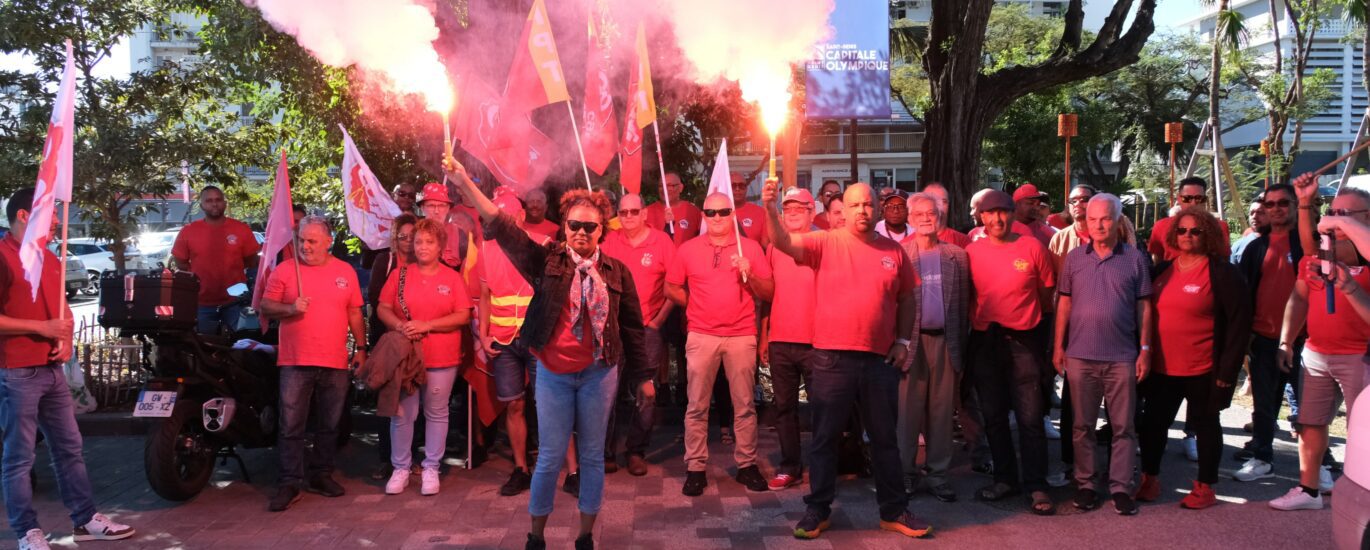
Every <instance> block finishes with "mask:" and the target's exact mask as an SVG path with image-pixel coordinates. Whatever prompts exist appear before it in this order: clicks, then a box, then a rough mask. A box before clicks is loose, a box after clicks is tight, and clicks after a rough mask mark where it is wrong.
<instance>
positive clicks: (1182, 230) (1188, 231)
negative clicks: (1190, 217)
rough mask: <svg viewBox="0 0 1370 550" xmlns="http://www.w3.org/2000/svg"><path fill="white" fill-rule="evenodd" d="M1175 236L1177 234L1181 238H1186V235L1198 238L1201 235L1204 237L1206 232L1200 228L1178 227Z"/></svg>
mask: <svg viewBox="0 0 1370 550" xmlns="http://www.w3.org/2000/svg"><path fill="white" fill-rule="evenodd" d="M1175 234H1176V235H1179V236H1181V237H1183V236H1185V235H1193V236H1195V237H1197V236H1199V235H1203V234H1204V230H1203V229H1202V228H1198V227H1177V228H1175Z"/></svg>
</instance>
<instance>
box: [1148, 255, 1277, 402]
mask: <svg viewBox="0 0 1370 550" xmlns="http://www.w3.org/2000/svg"><path fill="white" fill-rule="evenodd" d="M1267 242H1268V241H1267ZM1261 257H1264V253H1262V255H1261ZM1174 263H1175V262H1174V261H1173V260H1165V261H1162V262H1160V263H1158V264H1156V266H1155V267H1153V268H1152V270H1151V280H1152V281H1155V280H1156V279H1158V278H1160V276H1161V274H1162V273H1165V271H1166V270H1167V269H1170V266H1172V265H1174ZM1208 277H1209V288H1211V289H1212V290H1213V308H1214V310H1215V311H1214V312H1213V370H1212V371H1211V373H1210V375H1211V376H1213V379H1214V380H1215V381H1219V380H1220V381H1223V382H1226V383H1227V384H1228V387H1227V388H1225V391H1224V392H1223V393H1222V394H1220V396H1219V399H1218V400H1217V401H1218V402H1217V403H1216V405H1217V408H1218V410H1222V409H1226V408H1227V407H1228V406H1229V405H1231V404H1232V394H1233V392H1234V391H1236V390H1235V388H1236V382H1237V373H1239V372H1241V370H1242V361H1243V360H1244V359H1245V358H1246V350H1247V346H1248V344H1249V343H1250V341H1251V321H1252V319H1253V317H1254V315H1255V313H1254V311H1255V309H1254V305H1253V304H1255V300H1253V299H1252V295H1251V291H1250V290H1249V288H1248V286H1247V283H1246V280H1245V279H1244V278H1243V277H1242V274H1241V271H1240V270H1239V268H1237V267H1236V266H1233V265H1232V264H1230V263H1228V262H1227V261H1225V260H1223V259H1222V258H1209V260H1208Z"/></svg>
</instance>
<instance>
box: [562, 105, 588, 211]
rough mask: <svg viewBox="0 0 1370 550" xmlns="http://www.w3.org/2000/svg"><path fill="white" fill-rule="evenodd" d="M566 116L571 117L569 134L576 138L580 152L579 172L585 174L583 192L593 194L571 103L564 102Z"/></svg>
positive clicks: (577, 148)
mask: <svg viewBox="0 0 1370 550" xmlns="http://www.w3.org/2000/svg"><path fill="white" fill-rule="evenodd" d="M566 114H567V115H569V116H570V117H571V133H572V134H574V135H575V136H576V150H577V151H579V152H580V170H581V171H582V172H584V173H585V190H586V191H590V192H594V190H595V188H594V187H592V186H591V185H590V167H589V166H588V165H586V164H585V148H584V147H582V146H581V145H580V128H579V127H577V126H576V113H575V111H574V110H573V109H571V102H570V101H567V102H566Z"/></svg>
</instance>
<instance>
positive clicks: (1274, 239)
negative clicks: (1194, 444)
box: [1191, 184, 1311, 481]
mask: <svg viewBox="0 0 1370 550" xmlns="http://www.w3.org/2000/svg"><path fill="white" fill-rule="evenodd" d="M1192 187H1193V186H1191V188H1192ZM1310 200H1311V199H1310ZM1296 204H1298V203H1297V198H1296V196H1295V194H1294V188H1293V187H1291V186H1289V185H1288V184H1281V185H1272V186H1270V188H1269V189H1267V190H1266V191H1265V199H1264V200H1263V203H1262V209H1263V210H1264V211H1265V213H1266V215H1267V216H1269V221H1270V231H1269V233H1266V234H1263V235H1259V236H1256V237H1254V238H1252V237H1247V238H1245V239H1242V240H1241V241H1240V242H1238V245H1237V247H1236V248H1235V249H1234V250H1233V251H1232V258H1233V263H1234V264H1235V265H1236V266H1237V269H1238V270H1239V271H1241V273H1242V276H1243V277H1245V278H1246V282H1247V283H1248V284H1250V285H1251V289H1252V299H1253V302H1254V304H1255V311H1256V317H1255V320H1254V321H1253V322H1252V326H1251V332H1252V333H1253V334H1252V335H1251V350H1250V354H1249V355H1248V357H1249V365H1250V372H1251V375H1250V380H1251V398H1252V401H1254V407H1253V408H1254V409H1255V410H1254V411H1253V412H1252V414H1251V424H1252V427H1251V441H1249V442H1248V443H1247V445H1246V447H1245V448H1244V449H1243V450H1241V451H1238V453H1237V458H1238V459H1240V460H1245V462H1244V463H1243V464H1242V467H1241V469H1239V470H1237V472H1236V473H1235V474H1233V476H1232V477H1233V478H1235V479H1236V480H1237V481H1254V480H1257V479H1266V478H1269V477H1272V476H1274V471H1273V470H1274V466H1273V464H1272V462H1271V461H1273V460H1274V458H1275V451H1274V447H1273V444H1274V440H1275V428H1276V420H1277V418H1278V416H1279V412H1280V404H1281V403H1282V402H1283V400H1284V387H1285V385H1286V384H1289V383H1296V382H1297V380H1296V379H1295V378H1293V374H1292V373H1288V372H1284V371H1282V370H1280V368H1279V366H1278V365H1277V364H1276V360H1275V357H1276V352H1277V350H1278V348H1279V347H1281V346H1288V347H1289V348H1290V349H1293V347H1294V346H1295V345H1296V344H1297V342H1280V341H1279V336H1280V327H1281V326H1282V325H1283V323H1284V310H1285V305H1286V304H1287V303H1288V302H1289V294H1290V293H1291V292H1293V291H1294V281H1295V280H1296V279H1297V278H1298V276H1297V271H1296V267H1297V266H1298V265H1299V261H1300V260H1302V259H1303V255H1304V250H1303V246H1302V244H1301V243H1300V242H1299V238H1298V235H1297V234H1296V233H1295V224H1294V217H1293V211H1294V207H1295V205H1296ZM1310 208H1311V206H1310ZM1291 397H1293V398H1294V400H1296V399H1297V396H1291Z"/></svg>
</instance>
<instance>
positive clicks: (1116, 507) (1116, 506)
mask: <svg viewBox="0 0 1370 550" xmlns="http://www.w3.org/2000/svg"><path fill="white" fill-rule="evenodd" d="M1113 511H1115V512H1118V515H1120V516H1135V515H1137V503H1136V502H1135V501H1133V500H1132V495H1129V494H1127V493H1113Z"/></svg>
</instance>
